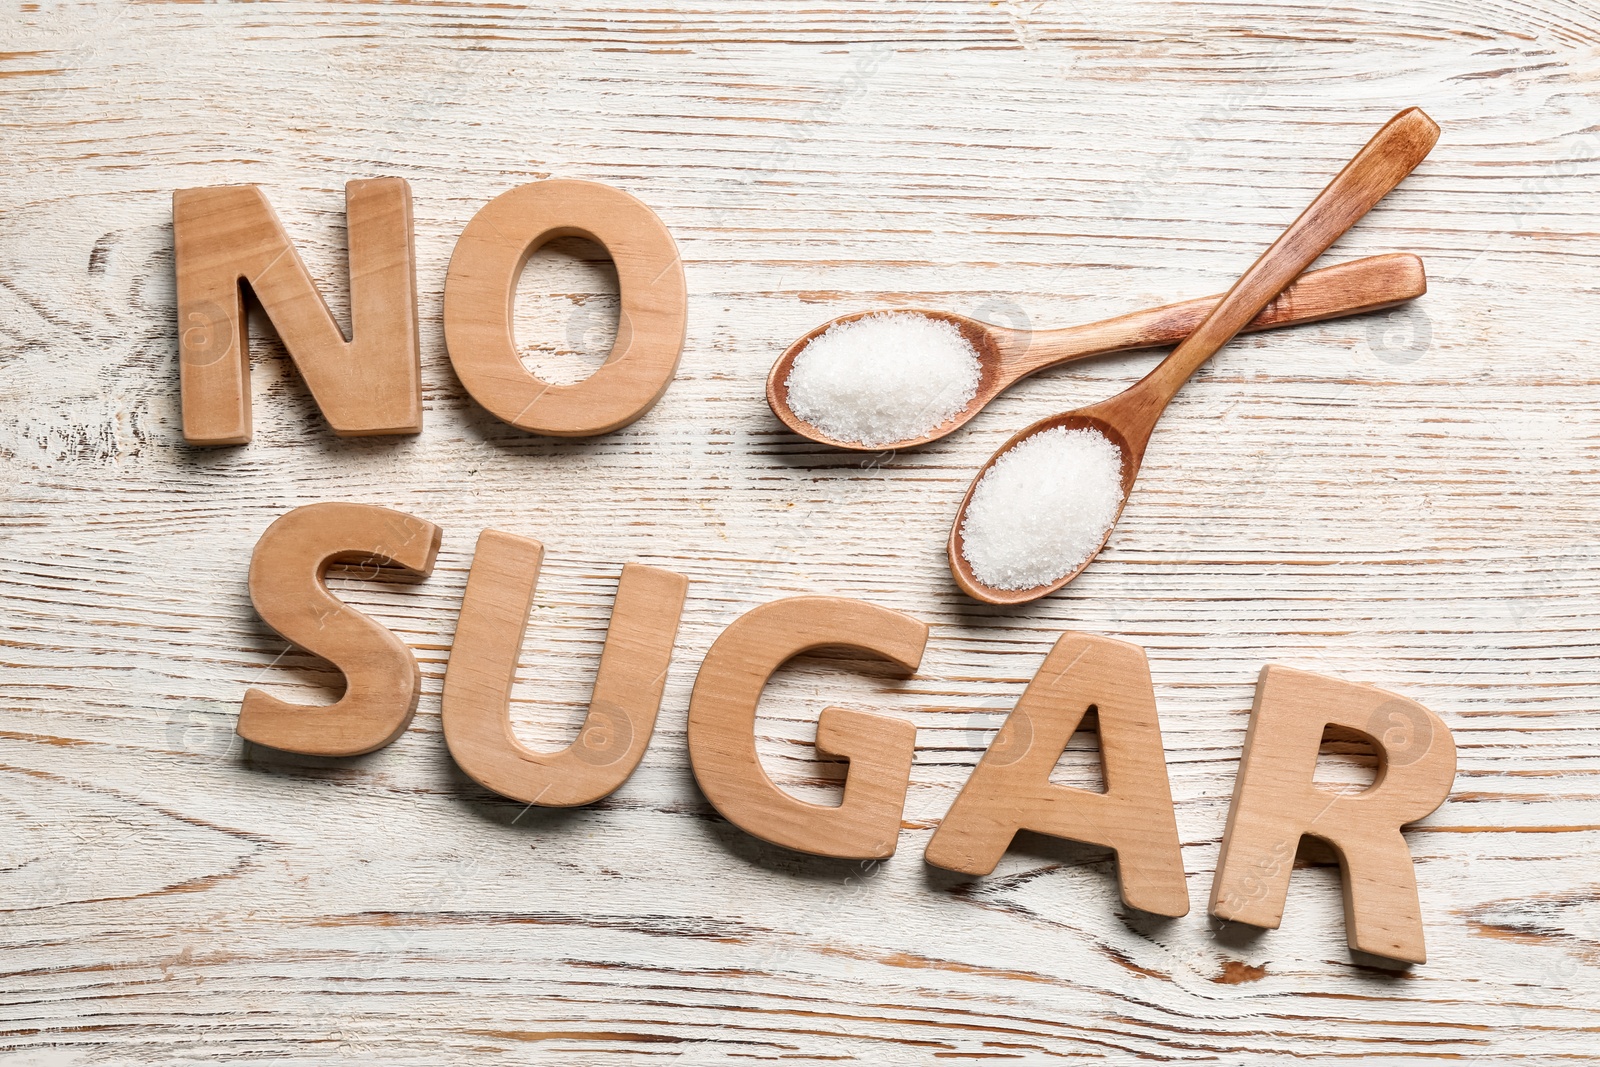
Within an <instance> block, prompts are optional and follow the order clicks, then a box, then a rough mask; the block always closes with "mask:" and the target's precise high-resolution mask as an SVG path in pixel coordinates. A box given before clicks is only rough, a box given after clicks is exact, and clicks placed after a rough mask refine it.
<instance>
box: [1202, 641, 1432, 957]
mask: <svg viewBox="0 0 1600 1067" xmlns="http://www.w3.org/2000/svg"><path fill="white" fill-rule="evenodd" d="M1330 725H1335V726H1342V727H1344V728H1345V729H1347V730H1354V731H1357V732H1359V733H1361V734H1364V735H1366V736H1367V737H1368V738H1370V739H1371V741H1372V745H1373V747H1374V748H1375V749H1377V751H1378V760H1379V771H1378V778H1377V781H1376V782H1374V783H1373V784H1372V785H1371V786H1370V787H1369V788H1367V789H1366V790H1364V791H1362V792H1360V793H1356V794H1353V795H1342V794H1339V793H1334V792H1331V791H1328V790H1325V789H1319V788H1317V787H1316V786H1315V785H1313V784H1312V776H1313V775H1314V774H1315V773H1316V766H1317V749H1318V747H1319V746H1320V744H1321V741H1322V731H1323V730H1324V729H1325V728H1326V727H1328V726H1330ZM1455 773H1456V745H1455V740H1454V739H1453V738H1452V737H1451V736H1450V730H1449V728H1448V727H1447V726H1445V724H1444V723H1443V721H1441V720H1440V719H1439V717H1438V716H1437V715H1435V714H1434V713H1433V712H1431V711H1429V710H1428V709H1427V708H1425V707H1423V706H1422V705H1421V704H1418V703H1417V702H1416V701H1414V700H1407V699H1406V698H1404V697H1399V696H1395V695H1394V694H1393V693H1386V692H1384V691H1383V690H1382V689H1377V688H1374V687H1373V686H1370V685H1356V684H1354V683H1352V682H1341V681H1337V680H1335V679H1332V678H1323V677H1321V676H1320V675H1316V674H1308V673H1307V672H1305V671H1296V670H1290V669H1289V668H1287V667H1279V666H1273V665H1269V666H1267V667H1264V668H1262V671H1261V677H1260V679H1259V680H1258V681H1257V682H1256V700H1255V707H1254V708H1253V709H1252V710H1251V712H1250V729H1249V732H1248V733H1247V734H1246V735H1245V741H1244V756H1243V758H1242V760H1241V761H1240V765H1239V777H1238V779H1237V780H1236V781H1235V782H1234V786H1233V806H1232V807H1231V808H1230V809H1229V810H1228V828H1227V831H1226V833H1225V834H1224V836H1223V839H1222V855H1221V857H1220V858H1219V859H1218V861H1217V876H1216V880H1215V881H1214V882H1213V883H1212V885H1211V914H1212V915H1215V916H1216V917H1217V918H1219V919H1233V920H1237V921H1239V922H1245V923H1249V924H1250V925H1252V926H1265V927H1269V928H1273V929H1276V928H1277V926H1278V924H1279V923H1280V922H1281V921H1282V920H1283V902H1284V899H1285V897H1286V896H1287V895H1288V892H1289V872H1290V869H1291V868H1292V867H1293V865H1294V856H1295V851H1296V848H1297V847H1298V846H1299V843H1300V838H1301V835H1303V834H1310V835H1311V836H1313V837H1316V838H1320V839H1321V840H1323V841H1325V842H1327V843H1328V844H1329V845H1331V846H1332V847H1333V850H1334V852H1335V853H1336V854H1337V855H1338V857H1339V868H1340V874H1341V876H1342V878H1343V880H1344V914H1345V934H1346V937H1347V938H1348V940H1349V942H1350V947H1351V948H1352V949H1355V950H1357V951H1359V952H1370V953H1373V954H1375V955H1379V956H1388V957H1390V958H1391V959H1397V960H1407V961H1410V962H1412V963H1422V962H1424V961H1425V960H1426V959H1427V953H1426V952H1425V951H1424V946H1423V935H1422V911H1421V907H1420V905H1419V904H1418V901H1417V879H1416V872H1415V871H1414V870H1413V869H1412V865H1411V854H1410V852H1408V851H1407V850H1406V842H1405V838H1404V837H1402V836H1401V834H1400V827H1401V826H1403V825H1405V824H1406V823H1408V822H1414V821H1416V820H1417V819H1420V818H1422V817H1423V816H1425V815H1427V814H1429V813H1430V812H1432V811H1433V810H1434V809H1435V808H1437V807H1438V806H1439V805H1440V804H1442V803H1444V799H1445V797H1446V796H1448V795H1449V793H1450V784H1451V782H1452V781H1454V779H1455Z"/></svg>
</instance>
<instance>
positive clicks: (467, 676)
mask: <svg viewBox="0 0 1600 1067" xmlns="http://www.w3.org/2000/svg"><path fill="white" fill-rule="evenodd" d="M543 559H544V546H543V545H541V544H540V543H539V542H538V541H534V540H532V539H530V538H527V537H517V536H514V535H512V534H508V533H502V532H500V531H499V530H485V531H483V533H482V534H481V535H479V537H478V550H477V553H476V555H474V556H473V559H472V573H471V575H470V576H469V577H468V579H467V592H466V595H465V596H463V597H462V599H461V620H460V622H459V623H457V625H456V638H455V644H454V645H453V646H452V648H451V650H450V667H449V670H448V671H447V672H446V674H445V679H444V708H443V713H444V737H445V742H446V743H447V744H448V745H449V746H450V755H452V756H454V757H455V761H456V763H458V764H459V765H460V766H461V769H462V770H463V771H465V772H466V773H467V774H468V775H469V776H471V777H472V779H473V780H474V781H476V782H478V783H479V784H481V785H483V786H486V787H487V788H489V789H492V790H494V791H495V792H496V793H500V794H502V795H504V796H508V797H511V798H512V799H513V800H520V801H522V802H523V803H525V804H540V805H544V806H547V807H563V808H564V807H574V806H576V805H579V804H590V803H593V802H594V801H596V800H599V799H600V798H601V797H603V796H606V795H607V794H609V793H610V792H612V791H613V790H614V789H616V788H617V787H618V786H619V785H621V784H622V783H623V782H624V781H626V780H627V778H628V775H630V774H632V773H633V769H634V768H635V767H637V766H638V765H639V759H640V757H642V756H643V755H644V750H645V748H646V747H647V746H648V745H649V744H650V734H651V732H652V731H653V730H654V729H655V725H656V712H657V711H658V710H659V709H660V707H661V692H662V690H663V688H665V686H666V683H667V665H668V663H669V662H670V661H671V659H672V646H673V642H674V641H675V640H676V638H677V635H678V619H679V617H680V616H681V615H682V613H683V599H684V593H685V591H686V590H687V588H688V585H689V582H688V579H686V578H685V577H684V576H683V575H681V574H677V573H675V572H673V571H669V570H663V569H661V568H659V567H644V566H640V565H638V564H636V563H630V564H628V565H627V566H625V567H623V568H622V581H621V582H620V583H619V584H618V586H617V599H616V604H615V606H614V607H613V608H612V610H611V626H610V628H609V629H608V630H607V631H606V645H605V650H604V651H603V652H602V653H601V655H600V671H599V673H598V674H597V675H596V676H595V682H594V695H593V698H592V699H591V701H590V703H589V715H588V717H587V718H586V719H584V721H583V726H582V728H581V729H580V730H579V731H578V739H577V740H576V741H574V742H573V743H572V744H571V745H570V746H568V747H567V748H566V749H564V750H563V751H561V752H553V753H544V752H536V751H534V750H533V749H531V748H528V747H527V746H526V745H524V744H523V743H522V742H521V741H518V740H517V739H516V737H515V736H514V735H513V734H512V732H511V714H510V709H511V705H510V701H511V683H512V680H513V679H514V677H515V675H516V672H517V654H518V653H519V652H520V651H521V649H522V639H523V636H524V635H525V633H526V632H527V627H528V612H529V610H530V609H531V608H532V607H533V593H534V589H535V587H536V586H537V585H538V583H539V565H540V563H541V562H542V561H543Z"/></svg>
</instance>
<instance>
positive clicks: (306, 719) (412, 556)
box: [238, 503, 440, 756]
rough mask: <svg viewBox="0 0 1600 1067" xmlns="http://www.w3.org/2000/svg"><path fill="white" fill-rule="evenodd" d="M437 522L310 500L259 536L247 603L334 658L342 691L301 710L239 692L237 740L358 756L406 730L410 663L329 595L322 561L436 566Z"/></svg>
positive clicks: (412, 685)
mask: <svg viewBox="0 0 1600 1067" xmlns="http://www.w3.org/2000/svg"><path fill="white" fill-rule="evenodd" d="M439 536H440V534H439V527H437V526H435V525H434V524H433V523H431V522H424V521H423V520H422V519H418V518H414V517H412V516H410V515H407V514H405V513H404V512H401V511H391V510H390V509H388V508H380V507H373V506H371V505H368V504H334V503H327V504H308V505H307V506H305V507H302V508H295V509H294V510H293V511H291V512H289V513H288V514H287V515H284V516H282V517H281V518H279V519H278V520H277V521H276V522H274V523H273V524H272V525H271V526H269V527H267V531H266V533H264V534H262V535H261V540H259V541H257V542H256V549H255V554H254V555H253V556H252V557H251V559H250V599H251V600H253V601H254V602H255V606H256V611H257V612H258V613H259V614H260V615H261V618H262V620H263V621H265V622H266V624H267V625H268V626H271V627H272V628H273V629H274V630H276V631H278V633H280V634H282V635H283V636H284V637H285V638H286V639H288V640H290V641H293V642H294V643H295V644H297V645H299V646H300V647H301V648H304V649H305V650H306V651H308V652H313V653H315V654H316V655H319V656H322V657H323V658H324V659H327V660H330V661H332V663H333V665H334V666H336V667H338V668H339V669H340V670H341V671H343V672H344V674H345V678H346V679H347V681H348V683H349V684H348V688H346V690H345V694H344V696H342V697H340V698H339V700H338V701H337V702H336V703H334V704H332V705H331V706H329V707H325V708H319V707H305V706H302V705H299V704H290V703H288V702H287V701H283V700H279V699H278V698H277V697H275V696H272V695H270V694H268V693H263V692H262V691H261V690H259V689H251V690H249V691H248V692H246V693H245V695H244V706H243V707H242V708H241V709H240V710H239V727H238V729H239V736H240V737H243V738H244V739H245V740H247V741H253V742H255V743H256V744H258V745H270V746H271V747H273V748H281V749H285V750H287V751H289V752H301V753H304V754H306V755H309V756H356V755H360V754H361V753H363V752H371V751H372V750H373V749H378V748H382V747H383V746H384V745H387V744H388V743H389V742H391V741H393V740H394V739H395V738H397V737H399V736H400V734H401V733H403V732H404V731H405V728H406V726H407V725H409V724H410V722H411V716H412V713H413V712H415V711H416V709H417V690H418V685H419V683H420V680H421V672H419V671H418V670H417V661H416V659H415V658H414V657H413V656H412V655H411V650H410V649H409V648H407V647H406V646H405V645H404V644H403V643H402V642H401V640H400V639H399V638H398V637H396V636H395V635H394V634H393V633H392V632H391V631H390V630H389V629H388V628H387V627H384V626H382V625H380V624H379V623H377V622H374V621H373V620H372V619H370V618H368V617H367V616H365V615H363V614H362V613H361V612H359V611H357V610H356V609H354V608H352V607H350V606H348V605H347V604H345V603H344V602H343V601H341V600H339V599H338V598H337V597H335V596H334V595H333V594H332V593H330V592H329V591H328V587H327V585H326V584H324V582H323V575H324V574H325V573H326V572H327V570H328V566H329V564H332V563H336V562H359V561H367V560H376V561H381V562H383V563H391V564H395V565H397V566H399V567H402V568H404V569H405V570H407V571H410V572H411V573H412V574H419V575H427V574H430V573H432V571H433V560H434V557H435V556H436V555H437V554H438V552H439Z"/></svg>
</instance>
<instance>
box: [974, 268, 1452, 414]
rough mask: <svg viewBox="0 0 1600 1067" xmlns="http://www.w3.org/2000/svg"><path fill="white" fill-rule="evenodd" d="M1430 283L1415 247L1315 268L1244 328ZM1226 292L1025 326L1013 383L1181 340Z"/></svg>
mask: <svg viewBox="0 0 1600 1067" xmlns="http://www.w3.org/2000/svg"><path fill="white" fill-rule="evenodd" d="M1427 291H1428V278H1427V273H1426V271H1424V269H1423V266H1422V260H1421V259H1419V258H1418V257H1416V256H1414V255H1412V254H1411V253H1409V252H1390V253H1387V254H1385V255H1381V256H1367V257H1366V258H1364V259H1353V260H1351V261H1350V262H1348V263H1340V264H1338V265H1337V266H1332V267H1323V268H1322V269H1321V270H1313V271H1307V272H1306V273H1305V274H1302V275H1301V276H1300V277H1298V278H1296V279H1295V281H1294V284H1293V285H1291V286H1289V288H1287V289H1285V290H1284V291H1283V292H1281V293H1279V294H1278V295H1277V296H1276V297H1274V298H1273V299H1272V301H1271V302H1270V303H1269V304H1267V306H1266V307H1264V308H1262V309H1261V312H1260V313H1259V314H1258V315H1256V317H1255V318H1253V319H1251V320H1250V321H1249V322H1247V323H1245V326H1244V329H1242V330H1240V331H1239V332H1240V333H1255V332H1257V331H1260V330H1275V329H1277V328H1279V327H1280V326H1297V325H1299V324H1301V323H1305V322H1320V321H1322V320H1323V319H1332V318H1338V317H1340V316H1344V315H1359V314H1361V313H1362V312H1364V311H1377V310H1379V309H1380V308H1387V307H1393V306H1395V305H1396V304H1403V303H1405V302H1406V301H1407V300H1414V299H1416V298H1417V297H1419V296H1421V295H1422V294H1423V293H1425V292H1427ZM1224 295H1225V294H1222V293H1217V294H1216V295H1214V296H1202V297H1196V298H1195V299H1193V300H1185V301H1182V302H1181V303H1177V304H1164V305H1162V306H1161V307H1154V308H1146V309H1145V310H1143V311H1135V312H1131V313H1129V314H1126V315H1118V316H1117V317H1116V318H1111V319H1102V320H1100V321H1099V322H1090V323H1085V324H1084V325H1082V326H1067V327H1063V328H1062V329H1058V330H1037V331H1035V332H1033V333H1031V334H1030V333H1027V332H1025V331H1018V332H1017V333H1016V334H1015V335H1013V336H1010V337H1006V338H1004V339H1003V340H1002V341H1001V344H1002V347H1003V349H1004V348H1009V349H1011V350H1012V351H1015V353H1016V354H1015V355H1011V354H1010V352H1007V354H1006V368H1005V372H1004V373H1005V385H1004V386H1003V387H1002V388H1009V387H1010V386H1011V385H1013V384H1015V383H1016V382H1018V381H1020V380H1021V379H1023V378H1026V377H1027V376H1028V375H1030V374H1036V373H1038V372H1039V371H1042V370H1044V369H1046V368H1047V367H1054V366H1056V365H1057V364H1061V363H1069V362H1071V361H1073V360H1078V359H1088V358H1090V357H1091V356H1103V355H1106V354H1107V353H1109V352H1124V351H1128V350H1129V349H1135V348H1157V347H1160V346H1162V345H1175V344H1177V343H1178V342H1180V341H1182V340H1183V339H1184V338H1185V337H1188V336H1189V335H1190V334H1192V333H1194V331H1195V328H1196V327H1198V326H1199V325H1200V323H1201V322H1203V321H1204V320H1205V317H1206V315H1207V314H1208V313H1209V312H1210V311H1211V309H1212V308H1214V307H1216V306H1217V302H1218V301H1220V300H1221V299H1222V298H1223V296H1224Z"/></svg>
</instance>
